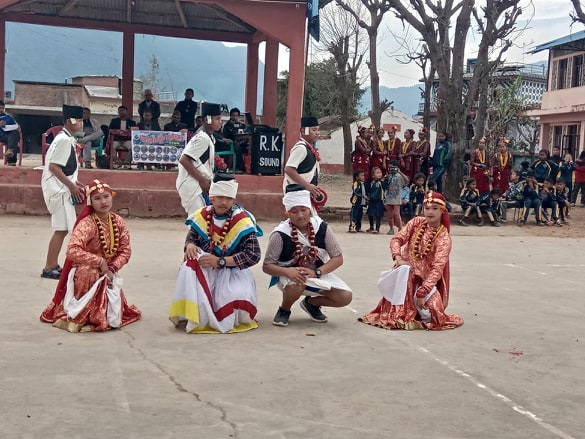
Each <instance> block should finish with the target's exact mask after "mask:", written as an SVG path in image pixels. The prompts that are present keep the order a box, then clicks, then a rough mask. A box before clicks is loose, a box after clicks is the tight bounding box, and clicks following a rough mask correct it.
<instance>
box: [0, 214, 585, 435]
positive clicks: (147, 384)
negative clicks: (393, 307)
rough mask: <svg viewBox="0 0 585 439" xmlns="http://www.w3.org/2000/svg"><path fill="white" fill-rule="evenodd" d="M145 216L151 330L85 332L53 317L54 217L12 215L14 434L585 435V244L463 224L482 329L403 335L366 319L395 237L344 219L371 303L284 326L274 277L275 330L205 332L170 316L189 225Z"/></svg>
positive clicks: (5, 285) (459, 247) (463, 267)
mask: <svg viewBox="0 0 585 439" xmlns="http://www.w3.org/2000/svg"><path fill="white" fill-rule="evenodd" d="M127 222H128V226H129V228H130V231H131V235H132V245H133V256H132V260H131V261H130V264H129V265H128V266H127V267H126V268H124V270H123V271H122V275H123V277H124V282H125V292H126V295H127V298H128V300H129V301H130V302H131V303H135V304H136V305H137V306H138V307H139V308H140V309H141V310H142V312H143V319H142V320H141V321H140V322H138V323H135V324H133V325H130V326H128V327H126V328H123V329H122V330H116V331H111V332H108V333H100V334H98V333H89V334H69V333H67V332H65V331H62V330H59V329H55V328H53V327H51V326H50V325H48V324H44V323H41V322H40V321H39V320H38V316H39V314H40V312H41V311H42V310H43V308H44V307H45V306H46V305H47V304H48V302H49V301H50V299H51V297H52V295H53V291H54V288H55V286H56V282H55V281H51V280H47V279H41V278H40V277H39V274H40V270H41V267H42V266H43V263H44V258H45V252H46V247H47V242H48V239H49V237H50V233H51V232H50V222H49V218H48V217H23V216H0V230H2V238H1V241H0V248H1V252H0V262H1V263H0V285H2V288H1V291H2V294H0V309H2V314H3V316H4V324H3V325H1V326H0V346H1V348H0V353H1V354H0V371H1V372H2V373H1V375H0V394H1V398H0V412H1V413H2V416H0V438H2V439H5V438H18V439H22V438H63V437H64V438H125V439H132V438H153V439H154V438H157V439H158V438H175V437H181V438H237V439H248V438H249V439H260V438H335V439H340V438H365V437H367V438H405V439H413V438H420V437H423V436H426V437H430V438H486V439H493V438H565V439H570V438H584V437H585V417H584V416H583V407H584V404H585V391H584V389H585V378H584V374H583V365H584V364H585V349H584V344H585V329H584V325H583V315H584V312H585V309H584V308H585V306H584V301H583V297H582V296H581V293H582V292H583V286H582V278H581V276H580V275H581V274H582V272H583V267H584V266H585V261H584V260H583V256H582V255H583V251H582V248H583V246H584V245H585V239H579V238H575V239H560V238H555V237H536V236H533V235H532V234H531V232H530V231H529V230H528V229H525V228H519V227H515V226H506V227H502V228H499V229H494V228H486V227H483V228H478V227H473V228H472V227H469V228H462V227H454V228H453V236H454V237H453V240H454V248H453V252H452V258H451V267H452V271H451V284H452V289H451V301H450V304H449V311H450V312H452V313H457V314H460V315H462V316H463V317H464V319H465V325H463V326H462V327H461V328H458V329H456V330H453V331H444V332H427V331H416V332H406V331H392V332H391V331H385V330H382V329H378V328H373V327H370V326H366V325H364V324H361V323H359V322H357V321H356V318H357V317H358V316H359V315H361V314H363V313H365V312H368V311H370V310H371V309H372V308H373V307H374V306H375V304H376V303H377V301H378V300H379V297H380V295H379V293H378V292H377V290H376V281H377V278H378V275H379V273H380V271H382V270H384V269H387V268H388V267H389V264H390V258H389V252H388V237H387V236H386V235H378V236H376V235H366V234H360V235H350V234H347V233H344V232H345V230H346V224H334V225H333V228H334V230H335V231H336V232H337V236H338V238H339V240H340V242H341V244H342V246H343V248H344V258H345V264H344V265H343V267H341V268H340V269H339V274H340V276H341V277H342V278H343V279H344V280H345V281H346V282H347V283H348V284H349V285H350V286H351V287H352V288H353V290H354V300H353V302H352V304H351V305H350V306H348V307H346V308H343V309H327V310H326V313H327V314H328V316H329V318H330V319H329V322H328V323H326V324H317V323H313V322H311V321H310V320H309V319H308V318H307V316H306V314H305V313H304V312H303V311H302V310H301V309H300V308H299V307H298V305H295V307H294V308H293V314H292V317H291V321H290V325H289V326H288V327H287V328H281V327H275V326H273V325H272V324H271V319H272V317H273V315H274V312H275V311H276V308H277V306H278V304H279V302H280V293H279V292H278V291H277V290H270V291H269V290H267V286H268V277H267V276H266V275H264V274H263V273H262V272H261V267H260V266H257V267H255V268H254V273H255V275H256V280H257V285H258V301H259V305H258V308H259V313H258V320H259V324H260V327H259V329H257V330H254V331H251V332H247V333H242V334H233V335H187V334H185V333H183V332H181V331H178V330H175V329H174V327H173V326H172V324H171V323H170V322H169V321H168V319H167V312H168V309H169V305H170V300H171V295H172V292H173V288H174V282H175V275H176V272H177V267H178V265H179V263H180V261H181V257H182V253H181V250H182V242H183V240H184V237H185V233H186V228H185V226H184V225H182V224H181V222H180V221H177V220H137V219H131V220H128V221H127ZM261 225H262V227H263V228H264V230H265V232H266V235H268V233H269V232H270V230H271V229H272V227H273V226H274V224H273V223H263V224H261ZM266 242H267V236H265V237H263V238H262V239H261V243H262V245H263V248H265V246H266Z"/></svg>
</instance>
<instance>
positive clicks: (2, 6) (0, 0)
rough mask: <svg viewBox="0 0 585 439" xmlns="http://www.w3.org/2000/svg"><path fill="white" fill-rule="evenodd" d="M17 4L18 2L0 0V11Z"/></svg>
mask: <svg viewBox="0 0 585 439" xmlns="http://www.w3.org/2000/svg"><path fill="white" fill-rule="evenodd" d="M16 3H18V0H0V9H5V8H8V7H10V6H12V5H14V4H16Z"/></svg>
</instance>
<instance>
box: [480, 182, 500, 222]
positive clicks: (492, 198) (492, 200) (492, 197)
mask: <svg viewBox="0 0 585 439" xmlns="http://www.w3.org/2000/svg"><path fill="white" fill-rule="evenodd" d="M501 196H502V191H501V190H500V188H499V187H495V188H493V189H492V190H491V191H489V192H487V193H484V194H481V195H480V197H479V210H480V212H481V213H483V214H486V215H487V216H488V218H489V220H490V224H491V225H492V226H493V227H500V221H502V207H501V206H502V202H501V200H500V198H501Z"/></svg>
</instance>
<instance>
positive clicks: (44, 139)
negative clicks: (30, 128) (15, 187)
mask: <svg viewBox="0 0 585 439" xmlns="http://www.w3.org/2000/svg"><path fill="white" fill-rule="evenodd" d="M62 129H63V126H62V125H57V126H54V127H51V128H49V129H48V130H47V131H45V132H44V133H43V135H42V144H41V148H42V149H41V153H42V158H43V161H42V163H43V165H44V164H45V155H46V154H47V150H48V149H49V146H50V145H51V143H50V142H49V143H47V137H49V136H53V139H54V138H55V136H56V135H57V134H59V133H60V132H61V130H62Z"/></svg>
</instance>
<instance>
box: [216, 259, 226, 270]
mask: <svg viewBox="0 0 585 439" xmlns="http://www.w3.org/2000/svg"><path fill="white" fill-rule="evenodd" d="M217 265H219V268H225V258H224V257H223V256H220V257H219V259H218V260H217Z"/></svg>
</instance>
